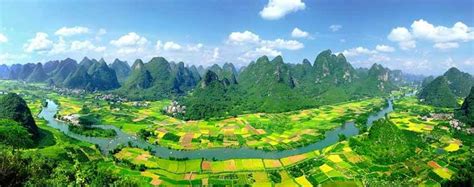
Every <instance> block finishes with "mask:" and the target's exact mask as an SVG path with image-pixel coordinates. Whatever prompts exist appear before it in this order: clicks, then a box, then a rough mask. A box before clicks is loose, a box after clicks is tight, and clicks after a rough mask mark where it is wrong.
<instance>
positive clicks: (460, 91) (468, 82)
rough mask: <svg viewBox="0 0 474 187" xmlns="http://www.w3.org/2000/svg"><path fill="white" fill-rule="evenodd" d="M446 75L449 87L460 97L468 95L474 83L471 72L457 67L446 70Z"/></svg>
mask: <svg viewBox="0 0 474 187" xmlns="http://www.w3.org/2000/svg"><path fill="white" fill-rule="evenodd" d="M444 76H445V77H446V79H447V80H448V84H449V89H451V91H452V92H453V93H454V94H455V95H456V96H458V97H466V96H467V95H468V94H469V91H470V89H471V87H472V86H473V85H474V79H473V77H472V76H471V75H470V74H469V73H465V72H461V71H459V69H457V68H455V67H452V68H450V69H449V70H448V71H446V73H444Z"/></svg>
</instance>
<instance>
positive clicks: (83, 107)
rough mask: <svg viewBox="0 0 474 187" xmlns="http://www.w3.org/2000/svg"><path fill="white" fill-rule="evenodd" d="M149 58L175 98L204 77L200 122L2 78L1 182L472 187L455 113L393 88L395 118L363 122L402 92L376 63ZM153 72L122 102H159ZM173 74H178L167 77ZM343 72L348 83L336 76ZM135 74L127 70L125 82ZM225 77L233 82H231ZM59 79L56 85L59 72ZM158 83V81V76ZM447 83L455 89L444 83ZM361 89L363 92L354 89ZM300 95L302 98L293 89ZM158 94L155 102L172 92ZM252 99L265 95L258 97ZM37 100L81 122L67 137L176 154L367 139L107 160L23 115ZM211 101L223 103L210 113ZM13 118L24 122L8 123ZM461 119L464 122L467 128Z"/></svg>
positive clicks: (156, 107) (123, 149)
mask: <svg viewBox="0 0 474 187" xmlns="http://www.w3.org/2000/svg"><path fill="white" fill-rule="evenodd" d="M89 61H90V62H89ZM89 61H88V60H85V61H84V60H83V62H81V63H80V64H78V65H77V67H76V69H75V72H76V71H77V70H78V69H80V68H83V70H86V69H87V74H89V75H90V72H89V70H91V71H92V72H93V71H94V70H95V69H96V68H98V65H100V63H96V62H98V61H95V60H89ZM154 61H155V62H154V63H153V66H160V67H161V66H163V67H161V68H167V67H169V68H170V69H171V71H172V73H171V74H169V75H171V77H173V78H170V79H172V80H173V81H177V82H179V83H176V84H174V83H173V84H171V85H174V86H177V85H178V87H179V85H180V86H181V88H173V90H181V91H180V92H181V93H179V94H178V95H180V94H186V92H187V91H190V90H192V89H191V87H186V86H184V85H187V83H185V82H186V80H184V79H180V78H179V77H187V76H188V75H186V73H190V75H189V76H193V77H199V79H201V78H200V77H201V76H202V77H203V78H202V81H200V82H199V83H196V87H194V91H192V92H191V93H190V94H189V95H187V96H186V97H184V98H183V102H185V101H189V102H190V103H192V104H200V103H205V104H206V105H196V108H198V107H197V106H201V107H203V106H205V107H210V109H211V110H210V111H206V110H205V109H204V110H199V109H195V108H194V107H192V108H188V110H187V111H193V113H194V114H193V115H196V116H195V117H193V119H201V118H204V119H205V120H202V119H201V120H189V121H184V120H180V119H177V118H174V117H170V116H167V115H164V114H163V113H162V112H161V111H162V109H163V107H165V106H167V105H169V103H170V100H161V101H144V102H134V101H120V102H115V101H110V100H106V99H98V98H101V97H100V96H103V94H108V93H104V92H94V93H91V92H86V93H83V94H82V93H81V94H71V93H61V92H56V90H53V89H51V88H50V87H47V85H45V84H44V83H28V84H23V83H20V82H14V81H0V90H4V91H6V92H9V93H18V94H8V95H4V96H2V98H1V99H0V101H2V102H5V103H7V104H2V105H0V109H1V110H0V111H1V114H2V115H3V116H2V117H1V118H2V119H0V181H2V186H107V185H111V186H159V185H162V186H184V185H192V186H203V185H209V186H223V185H227V186H249V185H255V186H311V185H312V186H318V185H321V186H363V185H369V186H442V185H446V186H450V185H452V186H456V185H461V186H472V178H473V175H472V174H473V173H474V172H473V171H472V168H473V167H472V166H473V163H472V162H473V156H472V145H473V142H474V139H473V138H472V134H469V132H468V131H465V130H459V129H456V128H455V127H453V126H452V125H451V124H450V122H452V121H451V120H452V119H451V118H450V116H451V115H452V114H453V113H454V111H455V109H453V108H445V107H436V106H433V105H427V104H425V103H424V102H420V100H419V99H417V98H416V97H414V96H404V95H405V93H408V92H410V93H411V92H412V91H413V90H414V88H410V89H400V90H398V91H397V92H392V94H393V96H395V98H396V99H395V101H394V111H393V112H391V113H390V114H389V115H388V116H386V119H382V120H378V121H375V122H374V123H373V125H372V126H371V125H370V124H368V125H366V124H365V122H366V121H367V119H368V118H369V115H370V114H371V113H373V112H374V111H378V110H380V109H381V108H383V107H384V106H386V105H387V103H386V102H385V99H383V98H382V97H373V96H374V95H379V94H380V95H385V94H388V93H389V92H386V91H387V90H391V89H392V88H393V86H394V85H398V84H399V83H396V84H395V82H391V81H390V80H391V78H390V77H391V76H399V75H398V74H399V73H397V72H393V71H391V70H388V69H386V68H384V67H382V66H379V65H374V66H372V68H370V69H365V70H364V69H357V70H356V69H353V68H351V66H350V64H348V63H347V62H346V61H345V58H344V57H343V56H342V55H332V54H331V53H328V52H325V53H323V54H321V56H318V58H317V60H316V61H315V64H316V66H314V65H311V63H309V61H307V60H306V61H304V62H303V64H298V65H289V64H285V63H283V62H282V60H281V58H276V59H274V60H272V61H269V60H268V59H267V60H265V59H260V61H259V62H255V64H258V66H261V67H247V68H250V69H249V70H243V71H242V72H241V73H237V74H236V73H235V71H234V68H232V66H231V65H229V64H228V65H226V68H221V69H219V68H218V66H214V67H213V68H212V69H213V70H214V71H216V72H215V73H214V72H213V71H212V70H211V71H208V72H207V73H205V72H201V71H202V69H198V68H196V67H194V68H193V67H189V68H188V67H186V68H185V69H188V70H178V69H180V67H179V66H180V65H179V64H174V63H165V61H163V59H155V60H154ZM158 61H160V63H157V62H158ZM61 64H63V65H61ZM64 64H65V62H59V61H57V62H49V63H48V65H44V66H43V70H44V71H45V72H47V74H48V76H50V74H54V71H55V70H56V69H58V68H59V67H60V66H64ZM168 65H169V66H168ZM30 66H31V68H29V67H30ZM144 66H145V64H143V63H140V62H137V63H136V64H135V66H134V67H133V68H132V69H133V70H134V73H136V72H137V71H135V70H139V69H142V68H141V67H144ZM148 66H150V65H148ZM255 66H256V65H255ZM35 67H36V66H32V65H28V68H25V69H24V70H21V69H22V68H20V71H24V73H25V74H28V71H29V69H32V72H33V71H34V69H35ZM86 67H87V68H86ZM324 67H327V68H324ZM13 69H15V68H13ZM152 69H156V67H148V68H143V69H142V70H145V71H143V72H145V74H142V75H144V76H141V78H139V79H141V80H146V81H149V82H146V81H145V82H141V83H140V84H129V85H132V87H129V88H130V90H128V91H126V92H123V94H129V93H132V90H134V89H132V88H133V86H135V90H138V91H136V92H137V93H139V92H140V91H143V90H145V91H146V92H148V91H149V92H148V93H146V94H150V95H148V96H157V95H154V94H155V93H153V92H152V91H156V90H154V89H158V87H160V88H164V87H167V86H169V85H167V86H165V82H166V81H165V82H162V81H159V80H155V79H157V76H161V75H157V74H156V73H157V72H153V73H150V72H151V71H149V70H152ZM252 69H253V70H252ZM275 70H278V71H275ZM308 70H309V71H308ZM9 71H10V70H9ZM147 71H148V73H146V72H147ZM244 71H248V72H246V73H248V74H247V75H246V74H244ZM312 71H315V72H318V73H317V74H315V73H314V72H312ZM250 72H253V73H255V74H256V75H261V76H256V75H252V73H250ZM274 72H277V73H275V74H273V73H274ZM174 73H176V76H173V75H174ZM181 73H185V74H181ZM346 73H347V74H348V75H347V76H345V78H344V79H340V78H341V77H340V76H341V75H342V76H343V77H344V75H345V74H346ZM178 74H179V76H178ZM325 74H326V75H325ZM56 75H59V74H56ZM135 75H136V74H135ZM135 75H133V73H132V75H130V78H132V77H134V76H135ZM152 75H153V76H152ZM235 75H237V76H235ZM303 75H304V76H303ZM353 75H354V76H353ZM21 76H22V77H25V76H24V75H21ZM242 76H243V77H242ZM387 76H388V79H387ZM232 77H235V79H236V80H237V81H236V82H234V81H233V80H232V79H233V78H232ZM249 77H251V78H249ZM275 77H276V78H277V79H275ZM56 78H58V79H59V76H58V77H56ZM252 78H255V79H254V80H252ZM316 78H317V79H316ZM392 78H393V77H392ZM158 79H160V80H164V78H163V77H162V78H158ZM315 79H316V80H319V81H320V82H319V83H318V84H317V85H319V86H321V87H319V86H309V85H310V84H309V83H310V82H313V83H314V81H315ZM445 79H447V78H445ZM133 80H136V79H133ZM196 80H197V79H196ZM241 80H247V81H250V83H249V82H247V81H244V82H242V81H241ZM303 80H305V81H308V82H305V81H303ZM336 80H337V81H336ZM252 81H259V82H261V83H262V82H263V83H265V84H269V86H268V88H271V89H270V90H266V89H265V88H250V85H258V84H257V83H255V82H252ZM139 82H140V81H139ZM245 82H247V83H245ZM128 83H130V82H128ZM142 83H143V84H142ZM167 83H169V82H167ZM188 83H189V82H188ZM429 84H432V82H431V83H429ZM137 86H138V87H137ZM142 86H145V87H147V88H143V87H142ZM247 86H248V87H247ZM303 86H308V87H303ZM318 87H319V88H318ZM427 87H428V86H427ZM447 87H448V89H449V90H452V89H453V88H452V87H450V85H449V84H448V86H447ZM137 88H140V89H137ZM142 88H143V89H142ZM323 88H324V90H323ZM425 88H426V87H425ZM148 89H150V90H148ZM325 89H327V90H325ZM353 89H354V90H353ZM357 89H359V90H360V92H356V91H355V90H357ZM443 89H444V88H443ZM184 90H187V91H184ZM309 90H311V92H313V91H314V93H312V94H314V95H312V94H307V93H309V92H310V91H309ZM369 90H372V91H373V90H376V91H377V90H378V91H377V92H379V93H376V94H374V95H371V94H369V93H368V92H369ZM117 91H118V92H120V91H123V90H117ZM161 91H163V90H161ZM287 91H288V92H287ZM299 91H301V92H304V93H293V92H299ZM165 92H166V91H163V92H160V93H158V92H157V93H156V94H158V95H161V94H164V95H168V94H169V95H174V94H176V93H177V92H176V93H175V92H171V93H168V92H166V93H165ZM374 92H375V91H374ZM385 92H386V93H385ZM451 92H452V93H453V94H454V92H453V91H451ZM218 93H221V94H224V96H222V95H220V94H218ZM236 93H239V94H241V95H240V96H237V95H239V94H236ZM258 93H265V94H266V96H265V95H259V94H258ZM199 94H202V95H199ZM212 94H215V95H212ZM234 94H235V95H234ZM285 94H286V95H285ZM335 94H342V95H341V98H334V96H333V95H335ZM206 95H207V96H208V97H216V98H224V100H222V101H219V100H218V101H216V102H213V101H212V100H211V99H208V100H204V101H205V102H201V101H197V100H193V99H198V98H205V96H206ZM454 95H457V94H454ZM472 95H473V94H472V90H471V94H470V95H469V96H467V97H466V98H465V100H464V103H463V105H462V106H461V108H460V109H459V110H456V115H455V117H456V118H458V119H460V120H461V121H466V120H469V119H470V118H469V117H472V115H470V114H472V112H471V111H472V110H471V109H470V108H471V104H472V102H471V101H472ZM20 96H21V97H20ZM138 96H141V95H138ZM244 96H252V97H249V101H245V100H243V99H242V98H245V97H244ZM254 96H255V97H254ZM290 96H291V97H290ZM293 96H295V97H294V98H293ZM300 96H301V97H300ZM265 97H269V98H273V99H278V101H282V102H283V103H285V102H287V103H286V104H289V105H291V103H290V101H291V99H289V98H292V99H295V100H294V101H295V103H296V104H297V105H299V104H298V102H300V101H308V103H306V104H308V105H304V104H303V103H304V102H302V103H301V105H299V107H303V108H305V109H301V110H296V109H295V108H292V106H289V107H287V108H284V109H281V110H285V112H277V111H279V110H280V109H279V107H286V106H284V105H286V104H281V106H279V105H280V103H272V102H271V101H269V100H265ZM455 97H457V96H455ZM5 98H7V99H5ZM45 99H51V100H54V102H55V103H57V104H59V106H60V107H59V109H60V111H59V113H58V115H61V116H66V115H71V114H81V118H80V122H79V123H80V125H81V126H71V131H77V133H83V134H84V135H87V134H89V135H91V136H102V137H111V135H107V134H108V132H105V131H108V130H105V129H95V128H94V129H91V127H92V126H91V125H94V124H107V125H114V126H116V127H119V129H120V130H121V131H123V132H125V133H129V134H131V135H137V136H138V137H139V138H142V139H145V140H146V141H148V142H149V143H153V144H158V145H161V146H164V147H170V148H172V149H185V150H190V149H209V148H216V147H226V148H235V147H248V148H254V149H263V150H269V151H274V150H289V149H296V148H298V147H301V146H304V145H307V144H310V143H314V142H317V141H319V140H321V139H322V138H324V136H325V135H326V132H327V131H330V130H332V129H334V128H338V127H341V128H344V126H343V124H344V123H345V122H347V121H354V122H355V123H356V124H357V126H358V127H359V128H360V129H367V131H360V132H361V133H360V134H359V135H356V136H345V135H342V134H339V135H337V134H336V135H335V137H332V138H336V139H339V141H338V142H335V143H334V144H333V145H329V146H327V147H324V148H321V149H315V150H309V151H306V152H304V153H301V154H296V155H291V156H288V157H283V158H273V159H257V158H244V159H232V158H230V159H224V160H216V159H201V158H198V159H188V158H172V157H170V158H160V157H158V156H155V155H154V152H153V151H152V150H154V149H152V148H147V149H141V148H134V147H132V146H133V145H134V144H132V143H129V144H128V145H119V146H117V148H116V149H114V150H112V151H110V152H109V154H108V155H106V154H102V153H101V152H105V151H104V150H101V149H100V148H103V147H105V146H103V145H93V144H91V143H87V142H84V141H79V140H76V139H73V138H70V137H68V136H67V135H66V134H64V133H62V132H61V131H59V130H58V129H55V128H53V127H50V126H49V124H47V121H45V120H43V119H39V118H38V117H36V115H31V114H38V113H39V112H40V111H41V108H42V107H43V106H46V105H45V104H44V103H45ZM305 99H308V100H305ZM348 100H350V101H348ZM456 100H457V99H456ZM336 101H338V103H335V102H336ZM341 101H345V102H341ZM311 102H313V103H311ZM180 103H181V102H180ZM216 103H219V104H220V105H219V106H214V105H215V104H216ZM256 103H258V104H259V105H260V104H263V105H264V106H265V107H264V108H260V109H258V110H265V108H268V110H269V111H271V112H259V113H254V111H253V110H251V109H252V108H251V107H252V105H253V106H255V107H257V104H256ZM328 103H331V104H328ZM213 104H214V105H213ZM313 104H314V105H313ZM187 106H188V105H187ZM313 106H317V107H313ZM188 107H190V106H188ZM220 107H224V108H220ZM258 107H260V106H258ZM311 107H312V108H311ZM272 108H273V109H272ZM270 109H271V110H270ZM286 110H288V111H286ZM207 112H210V113H212V112H215V113H212V116H214V117H212V116H207V115H205V113H207ZM28 114H29V115H28ZM15 116H21V117H19V118H17V119H19V120H16V119H15V118H14V117H15ZM25 116H26V117H25ZM28 116H29V117H28ZM439 116H441V117H439ZM28 118H32V120H33V122H34V124H35V126H36V127H37V138H32V137H33V134H32V133H31V132H30V131H29V130H30V129H29V128H27V127H28V126H25V125H24V123H25V122H27V121H28V120H24V119H28ZM189 119H191V118H189ZM466 123H467V124H469V121H467V122H466ZM346 128H347V127H346ZM103 130H105V131H103ZM113 132H115V131H113ZM131 141H133V140H131ZM172 152H173V153H174V151H172ZM170 154H172V153H170ZM224 154H225V153H224Z"/></svg>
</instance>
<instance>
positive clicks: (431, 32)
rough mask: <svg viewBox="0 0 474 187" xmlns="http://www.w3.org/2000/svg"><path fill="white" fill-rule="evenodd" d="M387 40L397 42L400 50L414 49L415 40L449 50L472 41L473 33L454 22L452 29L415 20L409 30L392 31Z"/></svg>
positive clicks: (396, 29) (402, 28)
mask: <svg viewBox="0 0 474 187" xmlns="http://www.w3.org/2000/svg"><path fill="white" fill-rule="evenodd" d="M388 39H389V40H391V41H394V42H399V46H400V48H401V49H404V50H406V49H410V48H415V47H416V40H425V41H429V42H434V43H435V44H434V45H433V47H435V48H438V49H449V48H457V47H459V44H458V43H459V42H468V41H472V40H474V32H473V29H472V28H471V27H468V26H467V25H466V24H464V23H462V22H456V23H455V24H454V25H453V26H452V27H445V26H435V25H433V24H431V23H429V22H428V21H425V20H423V19H420V20H415V21H413V23H412V24H411V30H408V29H407V28H405V27H397V28H394V29H392V31H391V32H390V34H389V35H388Z"/></svg>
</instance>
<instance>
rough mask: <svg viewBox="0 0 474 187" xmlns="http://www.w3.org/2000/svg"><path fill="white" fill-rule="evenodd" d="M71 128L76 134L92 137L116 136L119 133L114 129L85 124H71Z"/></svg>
mask: <svg viewBox="0 0 474 187" xmlns="http://www.w3.org/2000/svg"><path fill="white" fill-rule="evenodd" d="M69 130H70V131H71V132H74V133H76V134H80V135H84V136H91V137H102V138H111V137H115V136H116V135H117V133H116V132H115V130H113V129H101V128H98V127H85V126H74V125H71V126H69Z"/></svg>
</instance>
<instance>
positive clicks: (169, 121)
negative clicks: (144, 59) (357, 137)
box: [15, 87, 386, 150]
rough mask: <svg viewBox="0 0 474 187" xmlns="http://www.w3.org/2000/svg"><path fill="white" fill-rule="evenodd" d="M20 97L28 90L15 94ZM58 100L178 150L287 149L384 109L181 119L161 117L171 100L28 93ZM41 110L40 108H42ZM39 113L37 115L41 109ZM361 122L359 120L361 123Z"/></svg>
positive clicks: (65, 110)
mask: <svg viewBox="0 0 474 187" xmlns="http://www.w3.org/2000/svg"><path fill="white" fill-rule="evenodd" d="M15 91H17V92H18V93H22V92H23V91H26V90H15ZM26 93H31V94H32V95H35V96H37V97H38V96H40V95H41V96H42V98H47V99H51V100H54V101H55V102H57V104H58V105H59V106H60V110H59V114H58V115H59V116H67V115H73V114H79V113H81V110H83V109H84V108H86V109H87V110H88V112H89V113H90V114H94V115H96V116H98V118H99V119H100V123H102V124H107V125H113V126H116V127H118V128H120V129H121V130H122V131H123V132H125V133H128V134H132V135H137V136H141V134H140V133H139V132H140V131H141V133H143V132H144V131H146V132H148V133H147V136H146V137H143V136H141V137H142V138H145V139H146V140H147V141H148V142H150V143H153V144H157V145H161V146H165V147H169V148H172V149H177V150H194V149H207V148H219V147H249V148H254V149H262V150H285V149H292V148H296V147H301V146H304V145H307V144H310V143H314V142H317V141H319V140H321V139H323V138H324V134H325V132H326V131H328V130H332V129H334V128H336V127H340V126H341V125H343V124H344V123H345V122H348V121H354V120H358V121H361V122H362V123H363V122H365V121H366V117H367V116H368V115H369V114H372V113H374V112H377V111H379V110H381V109H382V107H384V106H385V105H386V101H385V99H383V98H373V99H365V100H360V101H355V102H346V103H339V104H335V105H325V106H321V107H319V108H315V109H307V110H299V111H292V112H285V113H255V114H244V115H239V116H237V117H231V118H226V119H213V120H207V121H206V120H199V121H182V120H180V119H177V118H172V117H170V116H167V115H164V114H162V112H161V111H162V109H163V107H164V106H166V105H168V104H169V103H170V101H167V100H164V101H145V102H133V101H129V102H120V103H111V102H107V101H104V100H99V99H96V96H97V95H94V94H83V95H80V96H71V95H59V94H57V93H54V92H47V91H46V90H41V89H40V87H38V88H37V89H36V91H35V92H32V91H29V90H28V91H27V92H26ZM38 110H39V109H38ZM38 112H39V111H38ZM358 123H359V122H358Z"/></svg>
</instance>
